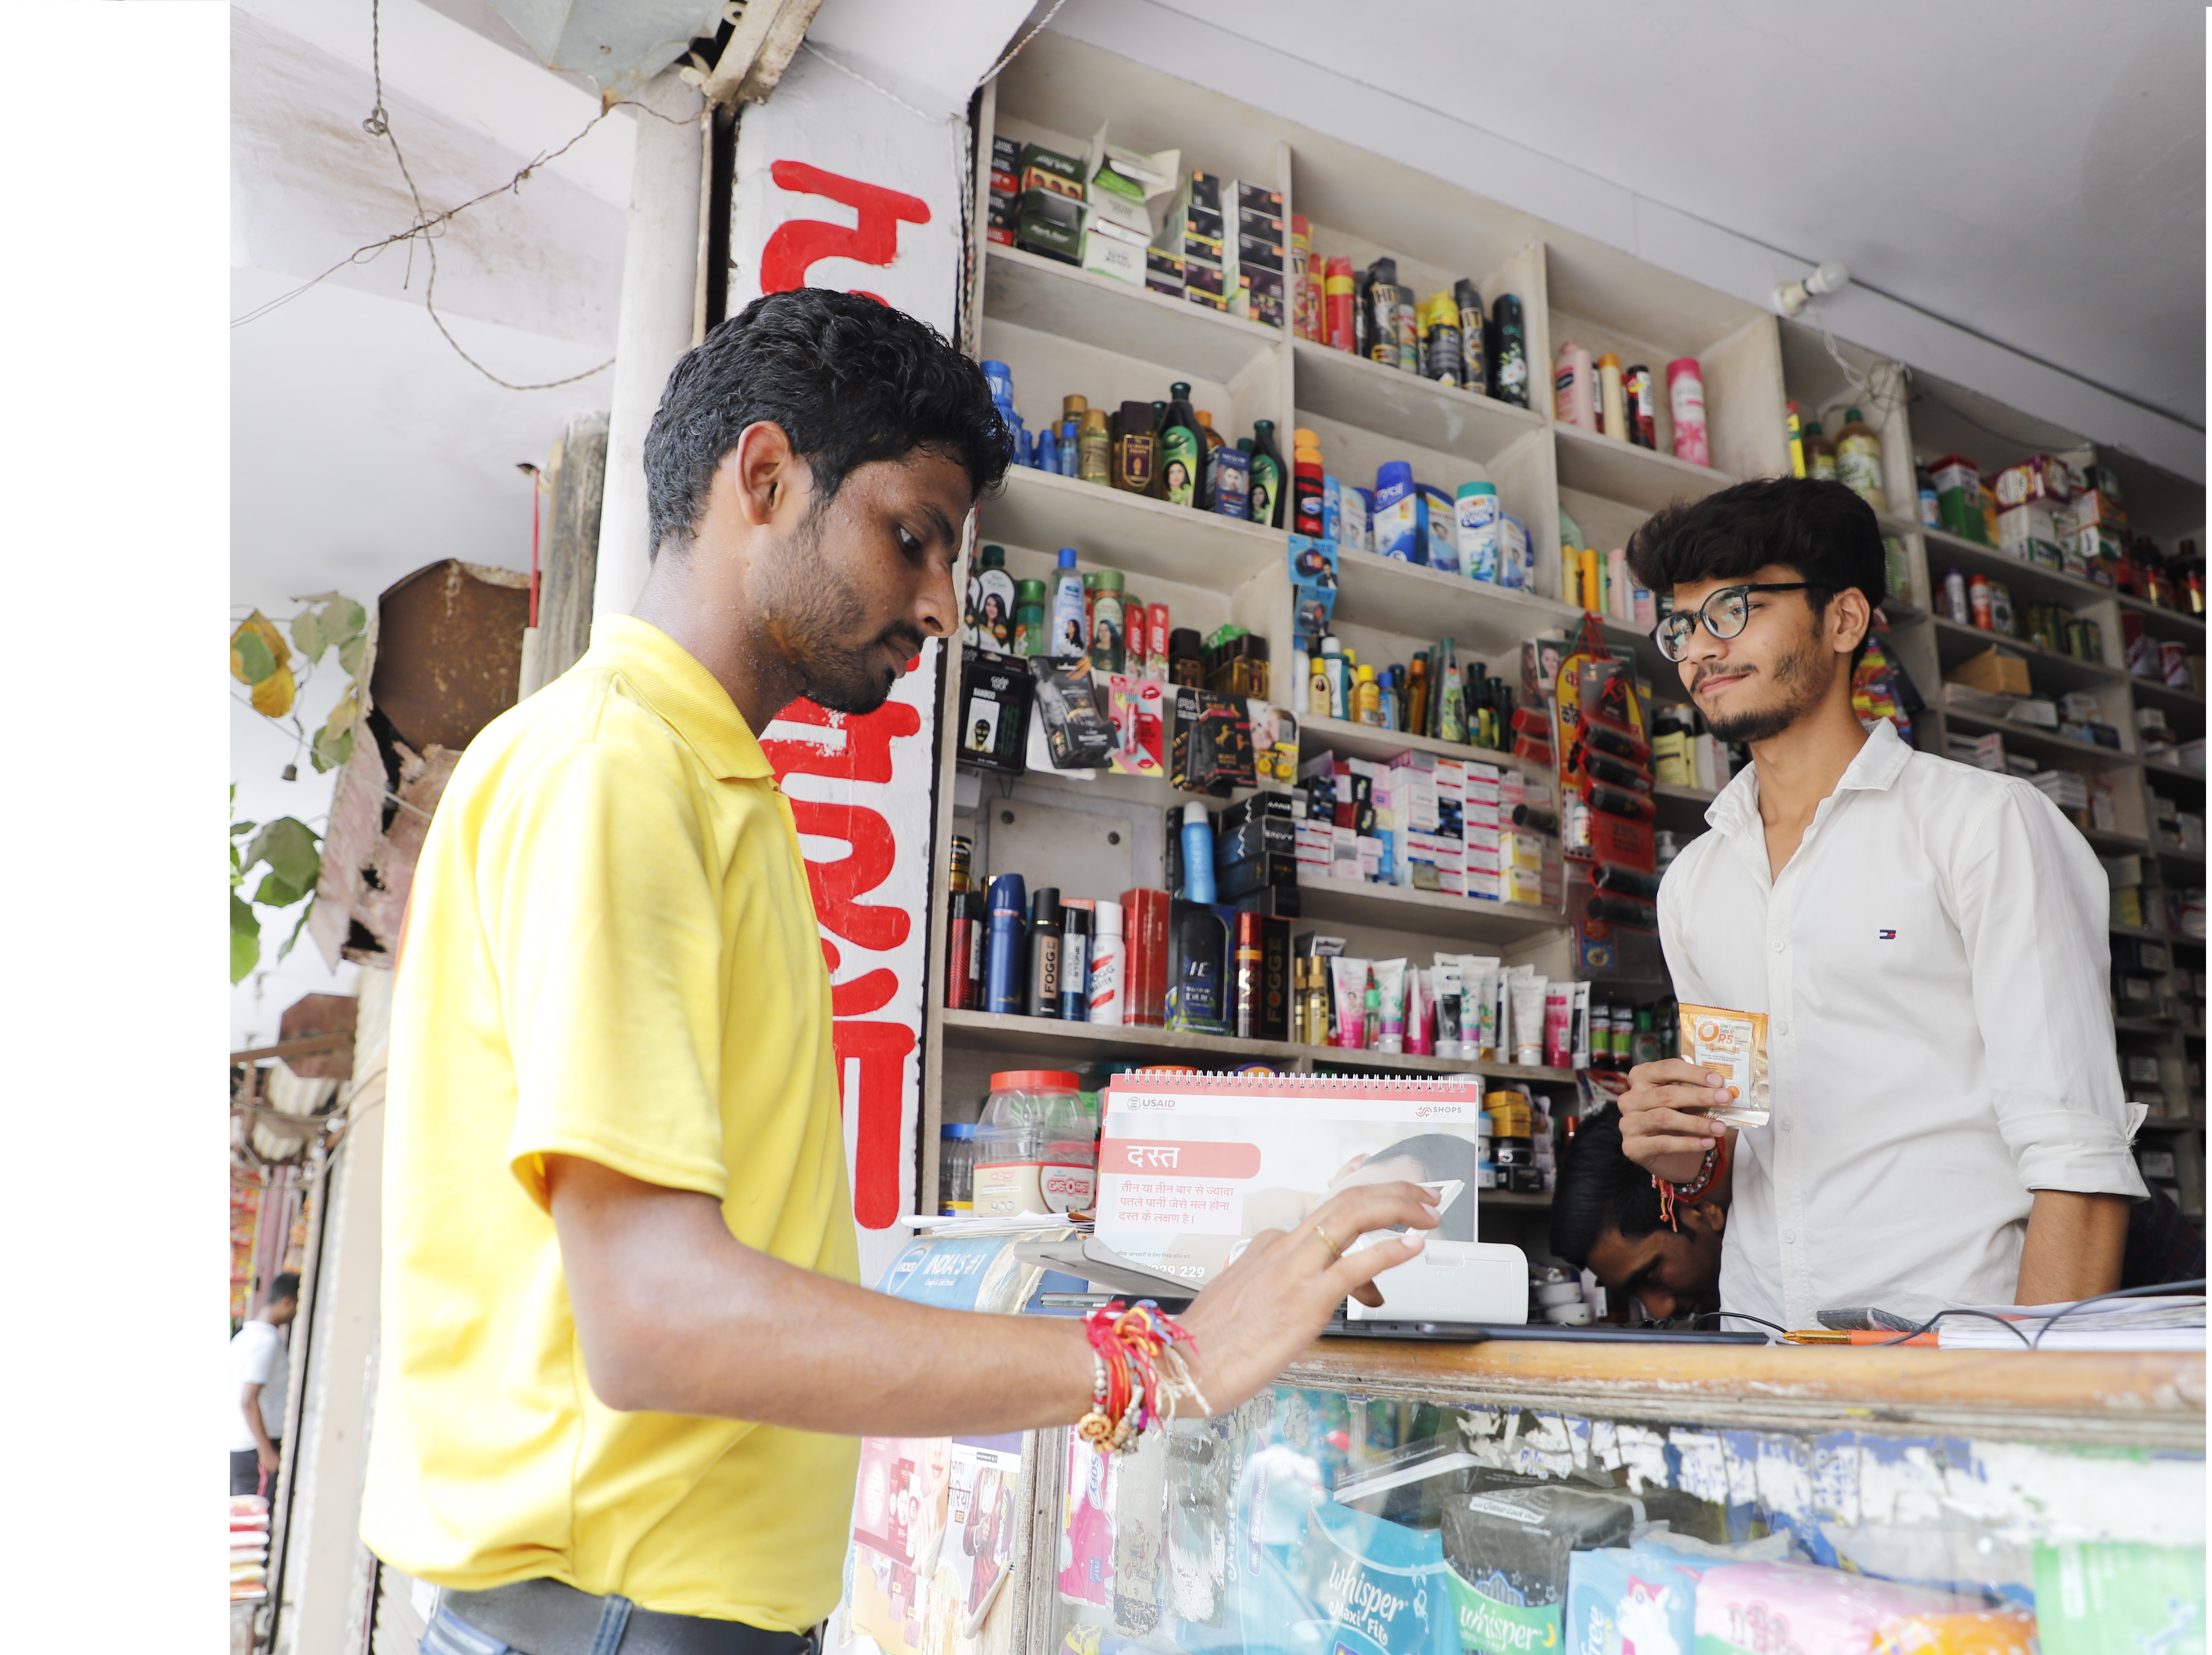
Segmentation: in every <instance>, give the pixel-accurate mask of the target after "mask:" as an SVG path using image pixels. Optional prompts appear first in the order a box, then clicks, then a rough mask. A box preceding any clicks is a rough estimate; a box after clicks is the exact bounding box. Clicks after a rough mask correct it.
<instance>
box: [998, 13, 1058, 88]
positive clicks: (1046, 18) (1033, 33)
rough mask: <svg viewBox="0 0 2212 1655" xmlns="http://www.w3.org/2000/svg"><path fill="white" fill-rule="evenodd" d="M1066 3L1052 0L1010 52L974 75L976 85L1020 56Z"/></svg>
mask: <svg viewBox="0 0 2212 1655" xmlns="http://www.w3.org/2000/svg"><path fill="white" fill-rule="evenodd" d="M1066 3H1067V0H1052V9H1051V10H1050V11H1048V12H1047V13H1045V15H1043V16H1042V17H1040V18H1038V19H1037V23H1036V27H1035V28H1033V29H1031V30H1030V32H1029V33H1027V34H1024V36H1022V38H1021V39H1020V40H1018V41H1016V42H1015V43H1014V49H1013V50H1012V52H1008V53H1007V54H1006V56H1005V57H1003V58H1000V59H999V61H998V62H997V63H995V64H992V65H991V66H990V67H989V68H988V69H987V70H984V71H983V72H982V73H981V75H979V76H976V77H975V84H976V86H978V87H979V88H980V87H981V86H982V85H984V84H985V83H986V82H988V81H990V80H991V79H992V78H993V77H994V76H996V75H997V74H998V72H999V71H1000V70H1002V69H1004V68H1005V67H1006V65H1007V64H1010V63H1012V62H1013V60H1014V59H1015V58H1018V57H1020V56H1021V55H1022V51H1023V48H1024V47H1025V46H1028V45H1029V43H1030V41H1032V40H1036V37H1037V36H1038V35H1040V34H1042V33H1044V27H1045V25H1046V24H1047V23H1049V22H1050V21H1052V20H1053V19H1054V18H1055V17H1057V16H1059V15H1060V8H1061V7H1062V6H1064V5H1066Z"/></svg>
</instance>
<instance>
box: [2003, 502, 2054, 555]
mask: <svg viewBox="0 0 2212 1655" xmlns="http://www.w3.org/2000/svg"><path fill="white" fill-rule="evenodd" d="M2058 516H2059V514H2057V512H2055V511H2054V510H2053V508H2052V507H2051V504H2050V502H2047V501H2043V500H2029V501H2024V502H2021V504H2019V505H2017V506H2007V507H2005V508H2002V510H2000V511H1999V512H1998V513H1997V547H1998V549H1999V550H2000V551H2008V552H2010V553H2011V554H2012V555H2013V556H2014V557H2018V558H2021V559H2024V560H2025V561H2027V562H2028V563H2042V562H2044V561H2045V551H2048V553H2049V556H2050V557H2051V560H2052V561H2051V564H2050V567H2052V568H2056V567H2057V562H2056V560H2057V556H2058Z"/></svg>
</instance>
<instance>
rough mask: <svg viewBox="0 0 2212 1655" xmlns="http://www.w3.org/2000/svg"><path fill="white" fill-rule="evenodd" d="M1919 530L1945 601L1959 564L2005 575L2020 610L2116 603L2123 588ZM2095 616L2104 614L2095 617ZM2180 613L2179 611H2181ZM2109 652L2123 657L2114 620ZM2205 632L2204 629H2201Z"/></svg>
mask: <svg viewBox="0 0 2212 1655" xmlns="http://www.w3.org/2000/svg"><path fill="white" fill-rule="evenodd" d="M1915 532H1917V533H1918V534H1919V535H1920V536H1921V537H1922V538H1923V540H1924V541H1925V542H1926V546H1927V552H1928V585H1929V589H1930V591H1931V592H1932V593H1935V594H1936V598H1935V601H1936V603H1937V604H1939V605H1940V604H1941V603H1942V595H1941V594H1942V590H1943V576H1944V575H1945V573H1946V572H1947V571H1948V570H1950V569H1958V570H1959V571H1960V573H1961V574H1963V575H1966V577H1967V579H1969V580H1972V578H1973V577H1974V576H1975V575H1986V576H1988V577H1989V578H1990V580H1992V581H2003V582H2004V583H2005V587H2006V588H2007V589H2008V591H2009V592H2011V593H2012V603H2013V608H2014V610H2015V611H2018V610H2019V609H2021V607H2022V606H2023V605H2027V604H2057V605H2061V606H2063V607H2064V608H2067V609H2075V610H2078V609H2080V608H2081V606H2082V605H2085V604H2099V603H2112V602H2114V601H2115V600H2117V599H2118V597H2119V594H2118V593H2116V592H2114V591H2113V590H2112V587H2106V586H2099V585H2098V584H2097V583H2096V582H2095V581H2085V580H2082V579H2081V577H2080V576H2078V575H2069V574H2067V573H2065V572H2064V571H2063V570H2062V569H2045V567H2044V566H2043V565H2042V564H2040V563H2024V562H2022V561H2021V559H2020V558H2017V557H2014V556H2013V555H2012V554H2011V553H2010V552H2008V551H2000V550H1998V549H1997V548H1996V547H1995V546H1985V545H1982V543H1981V542H1980V541H1978V540H1969V539H1966V538H1964V537H1963V536H1960V535H1956V534H1953V533H1951V532H1949V531H1948V529H1931V528H1925V527H1923V528H1921V529H1918V530H1917V531H1915ZM2176 618H2177V619H2179V617H2176ZM2092 619H2100V618H2097V617H2092ZM2100 625H2103V626H2104V630H2105V632H2106V635H2107V636H2106V639H2105V648H2106V656H2107V658H2108V659H2110V660H2118V659H2119V653H2118V652H2119V648H2120V639H2119V635H2118V632H2117V631H2115V630H2114V629H2113V628H2112V627H2111V626H2110V625H2104V624H2103V623H2102V621H2101V619H2100ZM2198 636H2200V637H2201V636H2203V634H2202V633H2201V632H2200V633H2199V634H2198Z"/></svg>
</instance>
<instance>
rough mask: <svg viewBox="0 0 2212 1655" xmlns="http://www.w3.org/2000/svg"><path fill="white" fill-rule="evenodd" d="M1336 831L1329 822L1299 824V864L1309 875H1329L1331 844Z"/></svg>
mask: <svg viewBox="0 0 2212 1655" xmlns="http://www.w3.org/2000/svg"><path fill="white" fill-rule="evenodd" d="M1335 833H1336V830H1335V829H1334V827H1332V826H1330V825H1329V824H1328V823H1327V822H1300V823H1299V824H1297V852H1296V854H1297V864H1298V866H1299V867H1301V868H1304V870H1305V871H1306V872H1308V873H1319V874H1322V875H1324V876H1325V875H1327V873H1328V864H1329V858H1330V855H1331V852H1330V850H1329V843H1330V841H1331V840H1332V838H1333V837H1334V835H1335Z"/></svg>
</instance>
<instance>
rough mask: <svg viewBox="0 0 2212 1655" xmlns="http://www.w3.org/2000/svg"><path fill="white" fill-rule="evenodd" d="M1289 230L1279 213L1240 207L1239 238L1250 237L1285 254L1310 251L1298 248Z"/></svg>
mask: <svg viewBox="0 0 2212 1655" xmlns="http://www.w3.org/2000/svg"><path fill="white" fill-rule="evenodd" d="M1289 228H1290V227H1289V225H1288V223H1287V222H1285V219H1284V217H1283V216H1282V214H1281V213H1279V212H1272V213H1271V212H1263V211H1261V210H1257V209H1255V208H1251V207H1239V208H1237V234H1238V235H1239V236H1249V237H1251V238H1252V240H1255V241H1265V242H1267V244H1268V245H1269V246H1273V247H1275V248H1278V249H1279V250H1282V251H1285V252H1292V251H1295V252H1298V253H1304V252H1306V251H1308V249H1306V248H1304V247H1300V246H1297V243H1296V242H1295V241H1294V240H1292V239H1291V236H1290V234H1288V231H1289Z"/></svg>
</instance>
